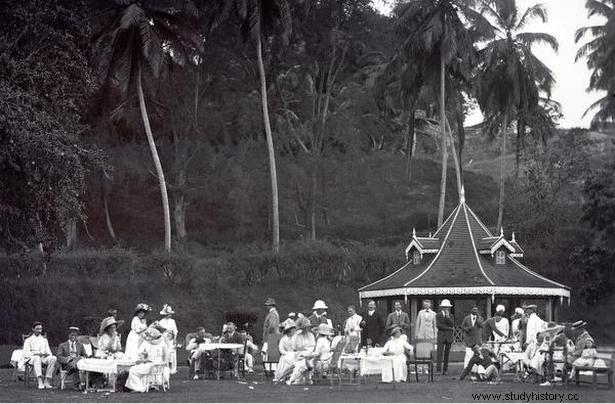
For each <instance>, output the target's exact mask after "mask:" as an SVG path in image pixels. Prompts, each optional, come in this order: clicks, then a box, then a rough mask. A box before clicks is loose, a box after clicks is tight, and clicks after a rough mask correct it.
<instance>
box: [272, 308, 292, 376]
mask: <svg viewBox="0 0 615 404" xmlns="http://www.w3.org/2000/svg"><path fill="white" fill-rule="evenodd" d="M283 325H284V335H283V336H282V338H280V343H279V344H278V348H279V350H280V360H279V361H278V366H277V367H276V369H275V374H274V376H273V382H274V383H277V382H279V381H281V380H282V379H283V378H284V377H286V376H288V375H290V373H291V372H292V370H293V366H295V353H294V352H293V336H294V335H295V322H294V321H293V320H291V319H287V320H286V321H284V323H283Z"/></svg>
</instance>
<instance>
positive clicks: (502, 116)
mask: <svg viewBox="0 0 615 404" xmlns="http://www.w3.org/2000/svg"><path fill="white" fill-rule="evenodd" d="M519 11H520V10H519V9H518V7H517V4H516V0H495V1H486V0H484V1H482V2H481V12H482V13H483V14H484V15H485V16H487V18H489V19H490V20H491V21H492V22H493V23H492V28H491V29H492V32H493V35H494V39H493V40H492V41H490V42H488V43H487V45H486V46H485V47H484V48H483V49H481V50H480V51H479V58H480V60H481V64H480V66H479V69H478V74H477V82H478V85H477V99H478V102H479V104H480V107H481V109H482V110H483V114H484V115H485V117H487V119H491V120H497V121H498V122H499V123H500V124H501V129H500V133H501V134H500V136H501V138H502V139H501V142H502V143H501V161H500V195H499V209H498V222H497V223H498V224H497V228H498V229H499V228H501V227H502V220H503V215H504V180H505V159H506V138H507V130H508V126H509V124H510V121H511V120H513V119H515V118H516V117H517V114H518V113H519V111H520V110H532V109H534V108H535V106H536V105H537V104H538V102H539V99H540V93H541V92H542V93H546V94H547V95H550V93H551V88H552V87H553V84H554V83H555V79H554V78H553V74H552V72H551V70H549V68H548V67H547V66H546V65H545V64H544V63H542V62H541V61H540V60H539V59H538V58H537V57H536V56H535V55H534V54H533V53H532V46H533V45H534V44H539V43H542V44H546V45H548V46H549V47H551V48H552V49H553V50H554V51H555V52H557V50H558V43H557V40H556V39H555V38H554V37H553V36H551V35H548V34H544V33H533V32H520V31H521V30H522V29H523V28H524V27H525V26H526V24H527V23H528V22H529V21H531V20H532V19H533V18H540V19H541V20H542V21H543V22H546V20H547V12H546V9H545V7H544V6H542V5H541V4H537V5H534V6H532V7H529V8H528V9H527V10H525V12H523V14H521V13H520V12H519Z"/></svg>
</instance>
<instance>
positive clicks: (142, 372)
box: [126, 328, 169, 393]
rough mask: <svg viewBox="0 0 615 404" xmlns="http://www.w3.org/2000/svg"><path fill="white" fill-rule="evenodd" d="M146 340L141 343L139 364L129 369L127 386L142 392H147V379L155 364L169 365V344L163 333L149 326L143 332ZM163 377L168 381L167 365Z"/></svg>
mask: <svg viewBox="0 0 615 404" xmlns="http://www.w3.org/2000/svg"><path fill="white" fill-rule="evenodd" d="M142 336H143V339H144V342H143V344H142V345H141V349H140V353H139V359H138V360H137V364H136V365H134V366H132V367H131V368H130V370H129V371H128V379H126V387H128V388H129V389H131V390H133V391H138V392H141V393H146V392H147V379H148V377H149V375H150V373H151V371H152V367H153V366H154V365H167V361H168V359H169V358H168V346H167V344H166V343H165V342H164V338H162V333H160V331H158V330H157V329H155V328H148V329H147V330H146V331H145V332H143V333H142ZM162 377H163V378H164V382H165V383H166V382H168V380H169V373H168V367H165V372H164V373H163V375H162Z"/></svg>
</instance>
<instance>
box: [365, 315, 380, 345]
mask: <svg viewBox="0 0 615 404" xmlns="http://www.w3.org/2000/svg"><path fill="white" fill-rule="evenodd" d="M361 328H362V331H361V346H366V345H367V339H368V338H369V339H371V340H372V344H374V345H375V344H379V345H383V335H384V318H383V317H382V315H381V314H380V313H378V312H377V311H374V314H372V315H371V316H370V315H369V314H368V312H367V311H366V312H365V313H364V314H363V321H361Z"/></svg>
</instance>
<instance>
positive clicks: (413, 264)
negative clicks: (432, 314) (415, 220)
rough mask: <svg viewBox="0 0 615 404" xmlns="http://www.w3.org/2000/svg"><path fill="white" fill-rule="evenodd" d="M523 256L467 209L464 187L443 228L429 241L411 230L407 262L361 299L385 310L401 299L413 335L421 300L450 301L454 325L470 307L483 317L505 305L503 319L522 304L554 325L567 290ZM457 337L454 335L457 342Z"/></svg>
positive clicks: (364, 291)
mask: <svg viewBox="0 0 615 404" xmlns="http://www.w3.org/2000/svg"><path fill="white" fill-rule="evenodd" d="M523 254H524V251H523V249H522V248H521V246H520V245H519V244H518V243H517V241H516V239H515V234H514V233H512V237H511V239H507V238H506V237H505V236H504V231H503V229H500V234H499V235H495V236H494V235H493V234H491V232H490V231H489V229H487V227H486V226H485V225H484V224H483V223H482V221H481V220H480V219H479V218H478V216H476V214H475V213H474V212H473V211H472V209H470V208H469V207H468V206H467V205H466V203H465V192H464V190H463V188H462V190H461V193H460V202H459V205H458V206H457V208H456V209H455V210H454V211H453V212H452V213H451V214H450V216H449V217H448V218H447V219H446V221H445V222H444V223H443V224H442V226H440V228H438V229H437V230H436V232H435V233H434V234H433V235H432V234H431V233H430V234H429V236H428V237H419V236H417V234H416V231H414V230H413V231H412V240H411V241H410V243H409V244H408V247H407V248H406V260H407V262H406V264H405V265H404V266H402V267H401V268H399V269H398V270H397V271H395V272H393V273H392V274H390V275H388V276H386V277H384V278H382V279H380V280H378V281H376V282H373V283H371V284H369V285H366V286H363V287H362V288H360V289H359V298H360V300H361V304H362V305H363V304H364V303H366V302H367V301H369V300H375V301H376V303H377V306H378V307H380V309H381V310H386V311H387V312H390V311H391V310H392V305H393V302H394V301H401V302H402V304H403V305H404V306H405V307H404V309H405V310H406V311H409V313H410V318H411V321H412V324H411V328H412V334H411V335H414V334H413V333H414V321H415V319H416V315H417V309H419V305H420V304H421V302H422V300H423V299H431V300H432V301H433V302H434V304H435V305H437V304H438V303H439V301H441V300H442V299H449V300H450V301H451V302H452V304H453V309H452V310H453V314H454V315H455V323H456V324H455V325H456V327H458V326H460V325H461V321H462V320H463V317H464V316H465V315H467V313H469V311H470V309H471V306H472V305H474V304H477V305H478V306H479V307H480V309H481V313H482V315H483V316H485V315H486V317H490V316H491V315H492V314H493V309H492V308H495V305H497V304H503V305H504V306H505V307H506V310H507V312H506V315H507V316H510V314H511V312H512V311H513V310H514V308H515V307H517V306H521V305H522V304H524V303H525V304H536V305H537V306H538V314H539V315H540V316H541V317H542V318H543V319H545V320H547V321H556V320H557V318H558V313H559V310H560V307H561V306H562V305H563V304H564V301H565V300H566V301H567V302H568V304H570V288H569V287H568V286H565V285H562V284H560V283H557V282H555V281H552V280H550V279H548V278H546V277H544V276H542V275H540V274H538V273H536V272H534V271H532V270H531V269H529V268H528V267H526V266H525V265H523V263H522V262H521V260H522V259H523ZM408 306H409V307H408ZM436 310H437V309H436ZM460 335H461V333H460V332H459V331H458V332H457V333H456V338H457V339H458V338H460Z"/></svg>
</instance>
